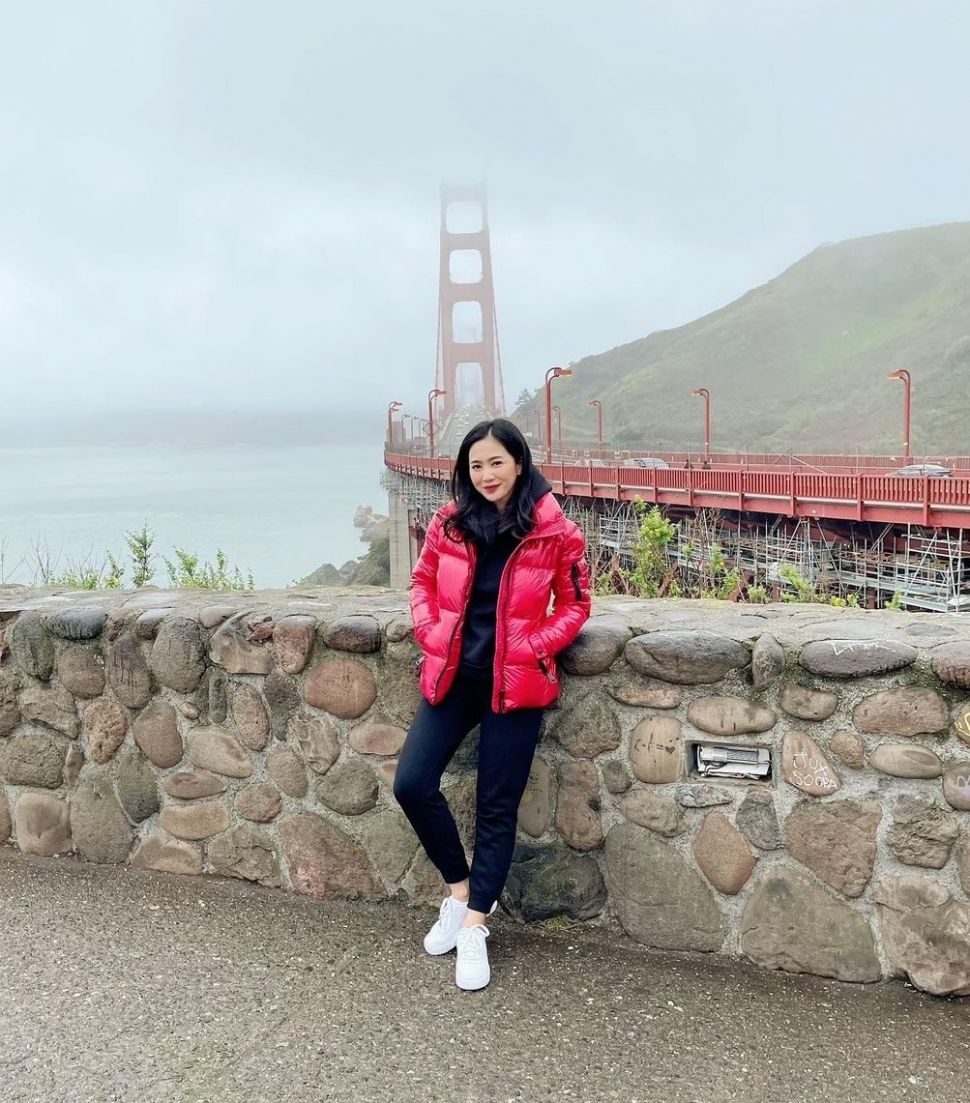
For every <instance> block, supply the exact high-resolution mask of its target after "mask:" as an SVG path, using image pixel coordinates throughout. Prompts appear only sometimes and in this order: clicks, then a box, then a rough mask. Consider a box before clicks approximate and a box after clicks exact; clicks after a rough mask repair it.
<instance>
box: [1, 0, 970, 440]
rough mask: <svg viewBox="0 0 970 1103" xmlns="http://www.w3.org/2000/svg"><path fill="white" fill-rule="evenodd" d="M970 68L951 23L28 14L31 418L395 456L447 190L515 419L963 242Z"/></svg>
mask: <svg viewBox="0 0 970 1103" xmlns="http://www.w3.org/2000/svg"><path fill="white" fill-rule="evenodd" d="M968 41H970V14H968V9H967V8H966V6H965V5H964V4H962V3H957V2H953V3H946V2H941V3H936V4H931V5H927V4H925V3H923V4H916V3H908V2H898V3H897V2H894V3H890V4H887V3H885V0H879V2H858V3H853V4H851V5H845V4H838V3H834V2H833V3H829V2H822V0H818V2H803V0H785V2H784V3H778V2H777V0H764V2H754V0H739V2H736V3H731V4H724V3H720V2H716V0H711V2H693V0H686V2H684V3H681V4H670V3H643V2H639V3H634V2H633V0H630V2H626V3H609V2H601V3H599V4H597V5H590V4H579V3H569V2H565V3H564V2H562V0H558V2H556V3H552V2H547V0H529V2H523V0H517V2H514V3H512V2H505V0H497V2H496V0H493V2H492V3H490V4H487V5H456V4H454V3H443V2H442V3H431V2H425V0H415V2H413V3H410V4H402V3H400V2H393V3H392V2H388V0H382V2H380V3H360V4H354V5H351V4H346V5H344V6H343V7H337V6H336V5H334V4H330V3H327V4H323V3H319V2H309V0H305V2H304V0H301V2H295V0H291V2H282V3H278V4H274V5H270V4H268V3H255V2H252V0H231V2H222V0H220V2H214V0H208V2H200V0H160V2H155V3H151V2H145V0H138V2H132V3H126V4H119V3H117V2H113V3H99V2H92V0H85V3H83V4H74V3H69V2H68V0H64V2H62V3H43V2H34V3H31V4H29V5H28V4H13V3H8V4H5V5H3V7H2V9H0V195H2V200H3V201H2V203H0V384H2V388H0V395H2V397H3V400H4V402H5V405H6V408H7V411H8V417H7V422H8V424H9V423H10V421H11V418H10V417H9V412H10V411H11V410H13V411H15V413H16V415H17V416H16V417H15V418H14V419H13V420H15V421H16V423H17V424H19V425H20V426H21V427H22V426H23V425H24V424H25V423H26V422H27V421H30V420H31V419H37V418H39V417H43V418H45V419H47V421H49V422H50V423H51V425H53V426H55V428H54V429H53V430H52V434H53V436H55V437H56V433H57V432H58V431H60V430H59V429H58V428H57V427H58V426H60V427H64V426H71V425H74V426H75V428H76V426H77V424H79V423H81V422H83V421H84V420H85V419H86V418H87V417H88V416H89V415H90V414H92V413H95V412H97V413H99V414H101V415H102V416H104V415H105V414H106V413H107V414H108V415H110V414H112V412H117V411H122V412H124V411H133V410H134V411H139V410H140V411H146V410H153V411H157V410H158V409H160V408H171V409H173V410H183V409H185V410H191V411H193V415H194V416H195V417H196V418H200V417H202V418H204V417H205V416H206V415H213V416H222V417H223V418H226V419H231V418H232V417H235V416H237V412H238V411H247V412H248V415H249V416H256V417H259V416H264V415H265V414H266V413H267V411H274V410H278V411H286V410H289V409H294V408H295V409H299V410H300V411H301V413H302V414H303V415H304V416H306V414H307V412H308V411H320V412H321V416H323V415H325V414H326V413H327V412H329V413H330V414H331V415H333V414H335V413H337V412H339V413H340V414H341V416H343V415H345V414H352V415H355V416H357V417H359V418H363V419H366V421H367V423H368V424H373V425H375V426H376V427H377V431H378V432H379V429H380V425H381V418H382V417H383V412H384V410H385V409H386V403H387V401H388V400H390V399H402V400H404V401H405V402H406V403H407V404H408V405H409V406H410V407H411V408H412V409H420V408H421V404H422V396H423V395H424V394H425V393H426V392H427V389H428V387H430V386H432V385H433V383H434V355H435V327H436V319H437V278H438V273H437V266H438V241H437V233H438V217H439V212H438V188H439V183H440V181H441V180H447V181H451V182H471V181H477V180H480V179H484V180H486V181H487V184H488V188H489V208H490V209H489V214H490V222H491V228H492V254H493V264H494V272H495V286H496V300H497V310H498V323H499V332H500V337H501V347H502V358H503V371H504V375H505V381H506V391H507V395H508V397H509V398H510V399H513V398H514V397H515V396H516V394H518V392H519V390H520V389H521V388H523V387H534V386H536V385H537V384H538V383H540V382H541V380H542V375H543V372H544V370H545V368H546V367H548V366H549V365H551V364H554V363H560V362H568V361H572V360H576V359H579V358H580V357H582V356H584V355H586V354H589V353H592V352H597V351H601V350H603V349H606V348H610V347H612V346H615V345H617V344H620V343H622V342H624V341H628V340H632V339H634V338H637V337H641V336H644V335H645V334H647V333H648V332H650V331H652V330H655V329H660V328H668V327H671V326H675V325H678V324H680V323H683V322H685V321H688V320H690V319H692V318H694V317H696V316H698V315H700V314H702V313H704V312H706V311H709V310H711V309H714V308H716V307H718V306H720V305H723V304H724V303H725V302H727V301H729V300H731V299H733V298H735V297H736V296H737V295H739V294H741V293H743V292H744V291H745V290H747V289H748V288H750V287H752V286H755V285H757V284H759V283H762V282H764V281H765V280H766V279H769V278H771V277H772V276H773V275H775V274H777V273H778V272H779V271H780V270H781V269H783V268H784V267H786V266H787V265H788V264H790V263H792V262H794V261H795V260H796V259H798V257H800V256H801V255H803V254H804V253H806V252H808V251H809V250H811V249H813V248H814V247H816V246H817V245H819V244H821V243H822V242H825V241H835V240H840V239H842V238H845V237H850V236H855V235H860V234H868V233H875V232H880V231H884V230H892V229H898V228H902V227H908V226H916V225H925V224H931V223H938V222H945V221H952V220H962V219H966V218H968V217H970V200H968V197H967V186H966V182H967V180H968V178H970V146H968V144H967V142H966V140H965V129H966V119H967V117H968V108H970V67H968V66H967V64H966V46H967V42H968ZM113 420H114V421H115V422H117V420H118V417H117V415H116V416H114V418H113ZM322 424H324V423H323V422H322ZM344 424H347V422H346V421H344ZM48 442H50V441H48Z"/></svg>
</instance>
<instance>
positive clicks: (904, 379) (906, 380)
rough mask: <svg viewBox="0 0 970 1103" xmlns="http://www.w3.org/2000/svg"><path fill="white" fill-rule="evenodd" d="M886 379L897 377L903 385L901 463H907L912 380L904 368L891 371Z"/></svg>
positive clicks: (909, 457) (908, 456)
mask: <svg viewBox="0 0 970 1103" xmlns="http://www.w3.org/2000/svg"><path fill="white" fill-rule="evenodd" d="M886 378H887V379H898V380H899V381H900V382H901V383H902V385H903V387H904V390H903V464H907V463H909V461H910V459H911V458H912V457H911V456H910V454H909V418H910V414H911V412H912V392H913V380H912V378H911V377H910V374H909V372H908V371H907V370H906V369H905V368H900V369H899V371H891V372H890V373H889V374H888V375H887V376H886Z"/></svg>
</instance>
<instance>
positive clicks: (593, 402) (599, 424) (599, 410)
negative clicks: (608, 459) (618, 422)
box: [586, 398, 603, 448]
mask: <svg viewBox="0 0 970 1103" xmlns="http://www.w3.org/2000/svg"><path fill="white" fill-rule="evenodd" d="M586 405H587V406H595V407H596V443H597V444H598V445H599V446H600V448H602V447H603V403H602V402H600V400H599V399H598V398H591V399H590V400H589V402H587V403H586Z"/></svg>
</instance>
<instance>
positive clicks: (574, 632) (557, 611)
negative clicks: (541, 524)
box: [532, 525, 590, 657]
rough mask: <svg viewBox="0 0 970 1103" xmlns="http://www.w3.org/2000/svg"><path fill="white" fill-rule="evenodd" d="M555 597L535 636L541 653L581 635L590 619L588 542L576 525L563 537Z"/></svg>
mask: <svg viewBox="0 0 970 1103" xmlns="http://www.w3.org/2000/svg"><path fill="white" fill-rule="evenodd" d="M552 592H553V596H554V598H555V605H554V607H553V611H552V615H551V616H550V617H549V618H548V620H546V621H545V622H544V623H543V624H542V626H541V627H540V628H539V629H538V631H536V632H535V633H534V635H533V636H532V643H533V646H534V647H535V649H536V652H537V654H539V655H540V657H545V656H547V655H556V654H558V652H560V651H562V650H563V648H565V647H568V646H569V644H571V643H572V642H573V640H574V639H575V638H576V637H577V636H578V635H579V630H580V628H582V627H583V625H584V624H585V623H586V621H587V620H588V619H589V613H590V600H589V568H588V567H587V565H586V542H585V541H584V540H583V534H582V533H581V532H580V531H579V529H578V528H577V527H576V526H575V525H570V527H569V529H568V531H567V532H566V535H565V536H564V538H563V545H562V555H561V556H560V559H559V564H558V566H557V567H556V573H555V575H554V576H553V580H552Z"/></svg>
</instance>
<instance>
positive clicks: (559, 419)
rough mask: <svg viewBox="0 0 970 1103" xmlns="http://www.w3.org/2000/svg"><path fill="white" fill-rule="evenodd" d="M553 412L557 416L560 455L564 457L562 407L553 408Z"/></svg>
mask: <svg viewBox="0 0 970 1103" xmlns="http://www.w3.org/2000/svg"><path fill="white" fill-rule="evenodd" d="M552 412H553V413H554V414H555V415H556V428H557V430H558V434H557V435H558V438H559V455H560V457H561V456H562V406H553V408H552Z"/></svg>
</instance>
